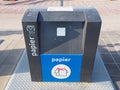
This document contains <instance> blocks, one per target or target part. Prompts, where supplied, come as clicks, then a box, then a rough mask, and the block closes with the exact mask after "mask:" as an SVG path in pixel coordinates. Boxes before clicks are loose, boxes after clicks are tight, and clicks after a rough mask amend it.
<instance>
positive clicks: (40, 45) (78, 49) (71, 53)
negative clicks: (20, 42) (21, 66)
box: [22, 7, 101, 82]
mask: <svg viewBox="0 0 120 90" xmlns="http://www.w3.org/2000/svg"><path fill="white" fill-rule="evenodd" d="M22 25H23V31H24V37H25V43H26V49H27V55H28V60H29V66H30V73H31V79H32V81H39V82H81V81H82V82H89V81H91V76H92V71H93V66H94V60H95V55H96V49H97V44H98V38H99V33H100V28H101V19H100V16H99V14H98V12H97V11H96V9H94V8H91V7H88V8H73V7H48V8H30V9H28V10H27V11H26V12H25V14H24V16H23V20H22Z"/></svg>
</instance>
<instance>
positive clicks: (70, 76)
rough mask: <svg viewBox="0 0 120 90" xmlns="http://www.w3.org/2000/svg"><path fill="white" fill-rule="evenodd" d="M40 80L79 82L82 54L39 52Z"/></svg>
mask: <svg viewBox="0 0 120 90" xmlns="http://www.w3.org/2000/svg"><path fill="white" fill-rule="evenodd" d="M40 60H41V66H42V80H43V81H46V82H79V81H80V71H81V64H82V54H40Z"/></svg>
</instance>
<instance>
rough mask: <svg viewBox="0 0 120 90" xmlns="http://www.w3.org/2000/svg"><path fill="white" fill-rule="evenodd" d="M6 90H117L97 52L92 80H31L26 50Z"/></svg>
mask: <svg viewBox="0 0 120 90" xmlns="http://www.w3.org/2000/svg"><path fill="white" fill-rule="evenodd" d="M5 89H6V90H115V88H114V85H113V83H112V81H111V79H110V77H109V74H108V73H107V71H106V68H105V66H104V64H103V62H102V60H101V57H100V56H99V54H98V53H97V55H96V60H95V65H94V70H93V76H92V82H90V83H88V82H79V83H70V82H69V83H63V82H61V83H59V82H31V79H30V72H29V66H28V59H27V55H26V51H24V53H23V55H22V57H21V60H20V61H19V63H18V65H17V67H16V69H15V71H14V73H13V75H12V77H11V79H10V80H9V82H8V85H7V86H6V88H5Z"/></svg>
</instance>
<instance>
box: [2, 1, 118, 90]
mask: <svg viewBox="0 0 120 90" xmlns="http://www.w3.org/2000/svg"><path fill="white" fill-rule="evenodd" d="M59 5H60V2H59V0H18V1H2V0H0V89H1V90H4V88H5V86H6V84H7V82H8V81H9V79H10V77H11V75H12V73H13V71H14V69H15V67H16V65H17V63H18V61H19V58H20V57H21V54H22V52H23V49H24V48H25V45H24V38H23V32H22V25H21V19H22V16H23V14H24V12H25V11H26V9H27V8H29V7H34V6H35V7H47V6H59ZM64 6H76V7H78V6H80V7H82V6H84V7H86V6H93V7H95V8H96V9H97V10H98V12H99V13H100V16H101V18H102V27H101V34H100V39H99V47H98V49H99V51H100V54H101V57H102V58H103V61H104V64H105V66H106V68H107V70H108V73H109V74H110V77H111V79H112V80H113V82H114V84H115V86H116V88H117V89H118V90H120V39H119V38H120V25H119V24H120V0H64Z"/></svg>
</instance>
